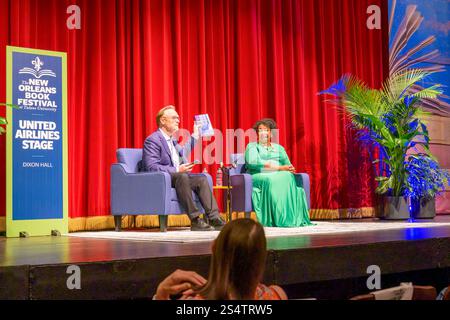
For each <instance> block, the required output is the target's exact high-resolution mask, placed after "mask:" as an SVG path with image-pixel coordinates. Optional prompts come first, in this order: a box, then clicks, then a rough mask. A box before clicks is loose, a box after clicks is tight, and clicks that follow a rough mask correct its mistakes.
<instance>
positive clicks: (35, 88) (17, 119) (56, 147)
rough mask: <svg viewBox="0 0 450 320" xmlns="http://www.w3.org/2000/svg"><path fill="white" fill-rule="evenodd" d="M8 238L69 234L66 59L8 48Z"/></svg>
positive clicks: (46, 52)
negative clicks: (11, 105)
mask: <svg viewBox="0 0 450 320" xmlns="http://www.w3.org/2000/svg"><path fill="white" fill-rule="evenodd" d="M6 68H7V70H6V71H7V72H6V73H7V81H6V84H7V87H6V89H7V102H8V103H13V104H15V105H17V106H19V109H12V108H7V119H8V126H7V130H6V236H7V237H28V236H43V235H61V234H65V233H68V165H67V164H68V157H67V156H68V144H67V141H68V139H67V58H66V53H64V52H54V51H45V50H37V49H28V48H19V47H11V46H8V47H7V48H6Z"/></svg>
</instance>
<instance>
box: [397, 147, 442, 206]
mask: <svg viewBox="0 0 450 320" xmlns="http://www.w3.org/2000/svg"><path fill="white" fill-rule="evenodd" d="M405 165H406V170H407V173H408V178H407V179H408V183H407V185H408V189H407V191H406V193H407V195H408V196H409V197H410V198H411V200H420V199H429V200H431V199H433V198H435V197H436V196H437V195H439V194H440V193H441V192H443V191H444V190H445V188H446V186H447V185H449V186H450V173H448V172H447V171H446V170H444V169H441V168H440V167H439V164H438V163H437V161H436V160H435V159H433V158H432V157H430V156H429V155H427V154H417V155H410V156H409V157H408V160H407V161H406V163H405Z"/></svg>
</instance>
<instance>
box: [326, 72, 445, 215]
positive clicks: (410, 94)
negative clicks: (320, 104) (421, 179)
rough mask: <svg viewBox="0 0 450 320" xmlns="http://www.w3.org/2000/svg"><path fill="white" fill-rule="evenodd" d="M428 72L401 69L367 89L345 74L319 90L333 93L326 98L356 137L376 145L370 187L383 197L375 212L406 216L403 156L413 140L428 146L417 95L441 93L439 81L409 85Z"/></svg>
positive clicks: (427, 148)
mask: <svg viewBox="0 0 450 320" xmlns="http://www.w3.org/2000/svg"><path fill="white" fill-rule="evenodd" d="M429 74H430V73H429V72H427V71H424V70H421V69H408V70H404V71H401V72H398V73H395V74H392V75H390V76H389V77H388V79H387V80H386V81H385V82H384V83H383V86H382V87H381V89H372V88H370V87H369V86H367V85H366V84H365V83H364V82H363V81H361V80H359V79H357V78H356V77H354V76H351V75H345V76H343V77H342V78H341V79H340V80H339V81H338V82H337V83H335V84H333V85H332V86H331V87H330V88H328V89H327V90H325V91H322V92H320V93H319V94H328V95H332V96H334V98H333V99H331V100H328V101H329V102H332V103H333V104H335V105H336V106H338V107H339V109H340V110H341V111H343V113H344V115H346V116H347V117H348V118H349V120H350V121H349V123H350V124H351V126H352V127H353V128H355V129H356V130H357V131H359V132H358V133H359V137H363V138H364V139H365V140H367V141H369V142H371V143H372V144H374V145H375V146H376V147H377V148H378V150H379V153H380V157H379V159H377V160H375V161H374V163H376V164H378V166H379V168H380V169H379V170H378V172H377V177H376V181H377V182H378V187H377V188H376V192H377V193H379V194H381V195H383V198H384V201H383V210H382V212H381V215H380V218H385V219H408V218H409V208H408V203H407V199H406V196H407V190H408V171H407V168H406V157H407V154H408V151H409V150H410V149H412V148H415V147H416V146H417V145H421V146H422V147H423V149H424V150H425V152H429V137H428V130H427V128H426V125H425V124H424V123H423V122H422V121H421V120H420V119H421V117H423V115H424V114H425V112H424V111H423V110H422V108H421V101H422V99H425V98H427V99H433V98H436V97H437V96H438V95H439V94H440V93H441V91H440V90H439V87H440V86H439V85H433V86H430V87H425V88H421V89H420V90H417V87H414V86H415V84H417V83H418V82H421V81H422V80H423V79H424V78H425V77H427V76H428V75H429ZM412 88H414V90H412Z"/></svg>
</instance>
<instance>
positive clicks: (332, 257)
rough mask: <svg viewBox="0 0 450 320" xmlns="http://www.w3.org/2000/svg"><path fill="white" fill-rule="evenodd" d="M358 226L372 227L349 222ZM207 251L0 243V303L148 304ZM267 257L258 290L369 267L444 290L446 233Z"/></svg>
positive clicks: (351, 240) (56, 241)
mask: <svg viewBox="0 0 450 320" xmlns="http://www.w3.org/2000/svg"><path fill="white" fill-rule="evenodd" d="M357 221H359V222H368V221H370V222H372V221H378V220H374V219H361V220H351V222H357ZM430 221H433V222H444V223H449V222H450V216H439V217H437V218H435V219H434V220H423V221H419V222H417V223H418V224H420V223H422V222H430ZM346 222H347V221H342V223H346ZM379 223H386V222H384V221H380V222H379ZM416 226H417V225H416ZM151 232H158V230H157V229H155V230H151ZM210 248H211V241H208V242H200V243H161V242H147V241H132V240H111V239H92V238H76V237H67V236H61V237H32V238H10V239H6V238H4V237H2V238H0V299H7V298H10V299H30V298H31V299H91V298H92V299H94V298H95V299H121V298H124V299H128V298H146V297H151V295H152V293H153V292H154V290H155V288H156V286H157V284H158V283H159V281H160V280H162V279H163V278H164V277H165V275H167V274H169V273H170V272H172V271H173V270H175V269H177V268H180V269H188V270H196V271H197V272H199V273H200V274H203V275H204V276H205V277H206V275H207V274H208V266H209V259H210V253H211V250H210ZM268 250H269V252H268V259H267V266H266V273H265V277H264V278H265V279H264V282H266V283H277V284H280V285H282V286H287V287H291V289H292V288H294V287H293V286H297V288H299V285H301V284H303V285H305V284H312V283H315V284H320V283H322V284H324V283H326V282H329V283H333V281H339V280H342V279H360V280H361V279H365V278H367V277H368V276H369V275H368V274H367V267H368V266H370V265H377V266H379V267H380V269H381V273H382V275H394V274H397V275H398V274H408V273H411V272H415V273H417V272H420V271H424V272H428V273H430V274H435V275H436V277H437V278H436V279H437V280H436V281H441V280H442V283H445V282H447V283H449V284H450V278H449V269H450V226H449V225H444V226H439V227H425V228H421V227H419V228H417V227H415V228H407V229H394V230H377V231H364V232H358V233H348V234H347V233H340V234H318V235H314V234H313V235H301V236H289V237H281V238H269V239H268ZM73 264H76V265H78V266H79V267H80V270H81V283H82V288H81V290H69V289H68V288H67V284H66V281H67V278H68V277H69V276H70V274H68V273H67V267H68V266H70V265H73ZM249 272H251V270H249ZM414 277H415V276H414ZM319 286H320V285H319ZM309 288H311V286H309ZM292 290H293V292H294V291H296V293H295V295H296V297H298V296H297V295H300V296H302V295H304V293H301V292H299V291H298V290H295V289H292ZM300 291H301V290H300ZM353 293H356V292H352V294H353Z"/></svg>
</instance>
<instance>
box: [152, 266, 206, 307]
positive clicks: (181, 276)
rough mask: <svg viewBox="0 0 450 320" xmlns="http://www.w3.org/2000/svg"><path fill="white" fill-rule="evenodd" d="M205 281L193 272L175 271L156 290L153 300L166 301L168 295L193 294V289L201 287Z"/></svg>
mask: <svg viewBox="0 0 450 320" xmlns="http://www.w3.org/2000/svg"><path fill="white" fill-rule="evenodd" d="M205 284H206V279H205V278H203V277H202V276H201V275H199V274H197V273H196V272H193V271H184V270H176V271H175V272H173V273H171V274H170V275H169V276H167V278H165V279H164V280H163V281H162V282H161V283H160V284H159V286H158V289H157V290H156V295H155V300H168V299H169V298H170V295H175V294H184V295H189V294H192V293H193V289H194V288H196V287H197V288H198V287H202V286H204V285H205Z"/></svg>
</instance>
